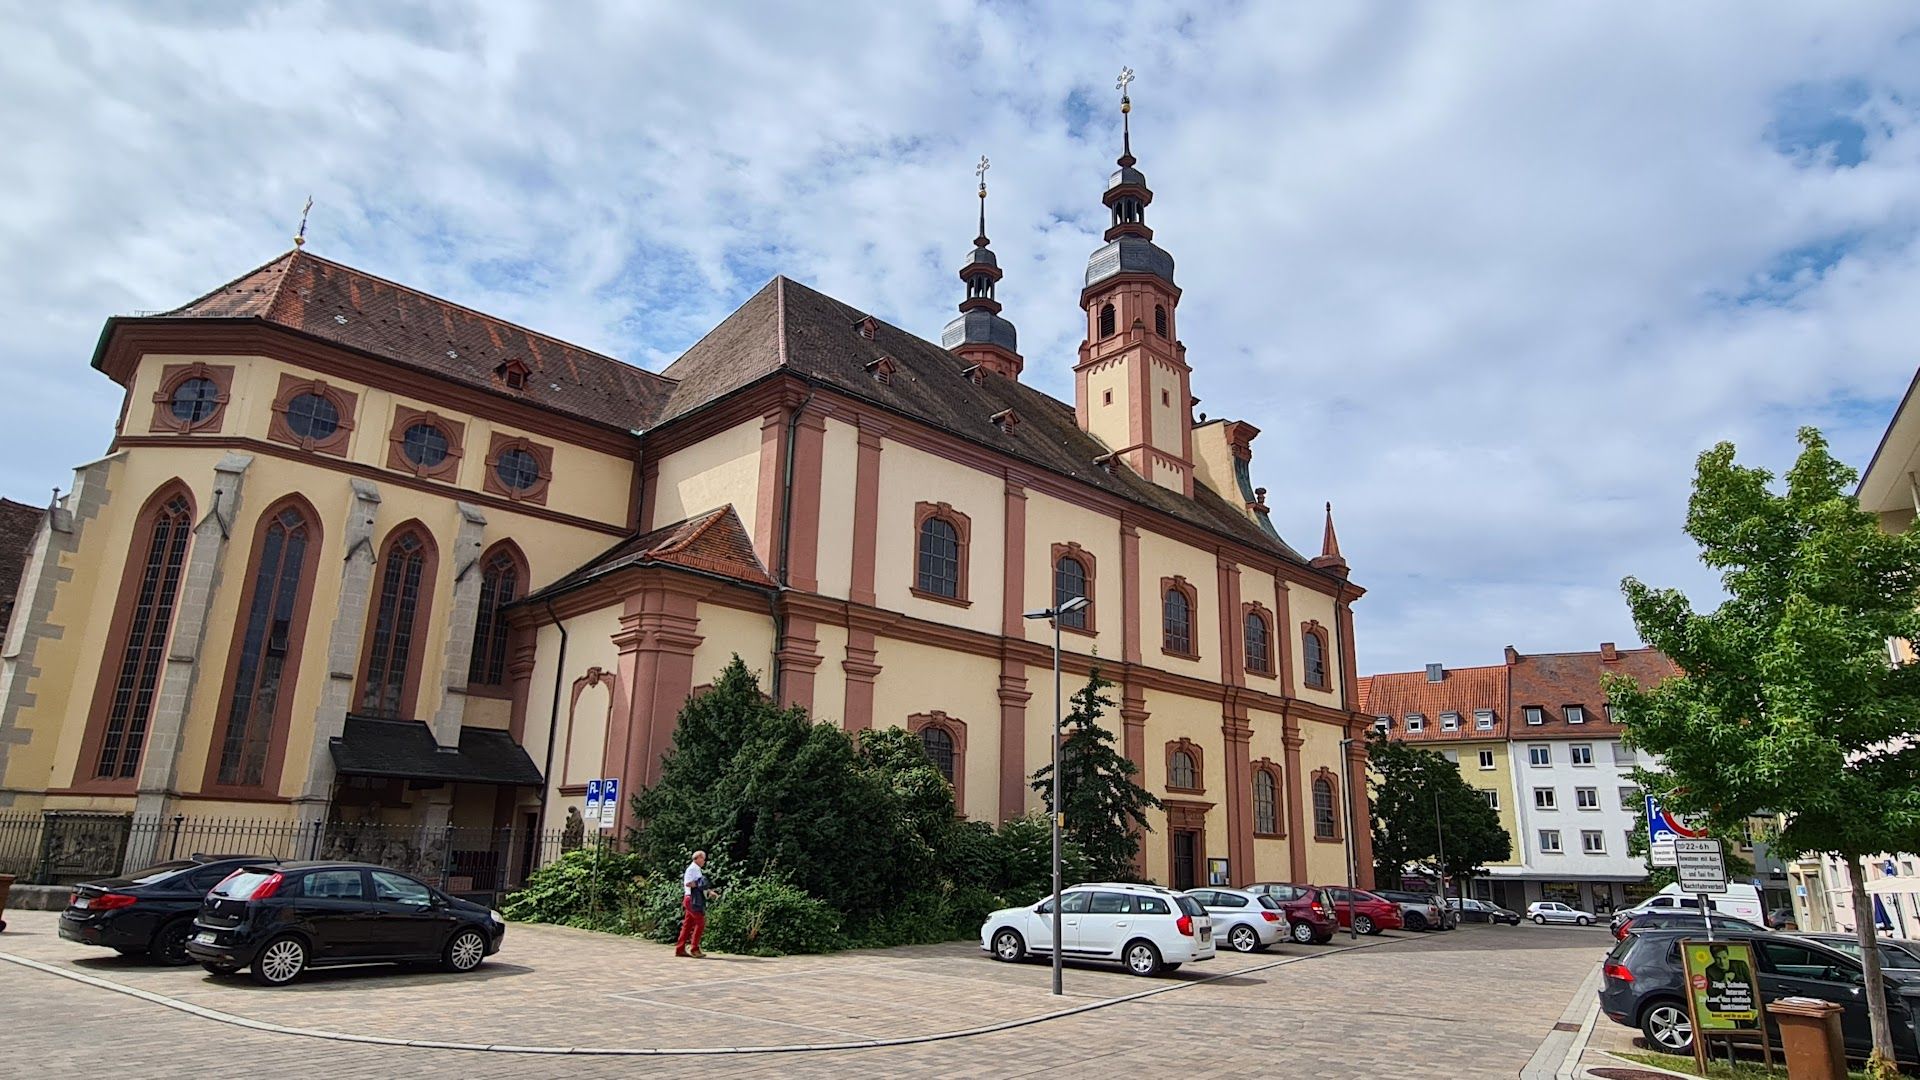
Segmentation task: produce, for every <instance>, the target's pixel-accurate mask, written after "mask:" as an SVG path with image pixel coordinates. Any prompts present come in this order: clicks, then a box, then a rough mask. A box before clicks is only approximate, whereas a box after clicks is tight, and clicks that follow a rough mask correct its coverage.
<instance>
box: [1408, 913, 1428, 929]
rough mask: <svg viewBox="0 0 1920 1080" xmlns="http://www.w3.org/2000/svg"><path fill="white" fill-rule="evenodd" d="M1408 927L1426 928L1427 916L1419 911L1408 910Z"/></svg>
mask: <svg viewBox="0 0 1920 1080" xmlns="http://www.w3.org/2000/svg"><path fill="white" fill-rule="evenodd" d="M1406 927H1407V929H1409V930H1425V929H1426V928H1427V917H1426V916H1425V915H1422V914H1420V913H1419V912H1417V911H1409V912H1407V918H1406Z"/></svg>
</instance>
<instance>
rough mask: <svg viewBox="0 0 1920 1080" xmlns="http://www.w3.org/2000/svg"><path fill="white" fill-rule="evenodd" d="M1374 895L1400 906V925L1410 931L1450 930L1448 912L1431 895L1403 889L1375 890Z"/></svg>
mask: <svg viewBox="0 0 1920 1080" xmlns="http://www.w3.org/2000/svg"><path fill="white" fill-rule="evenodd" d="M1374 895H1376V896H1379V897H1381V898H1383V899H1387V900H1391V901H1393V902H1394V903H1396V904H1398V905H1400V925H1402V926H1404V927H1406V928H1407V929H1409V930H1446V929H1449V926H1448V920H1447V910H1446V909H1445V908H1443V907H1441V906H1440V901H1439V900H1437V899H1435V898H1434V897H1433V896H1431V895H1430V894H1427V893H1417V892H1407V891H1405V890H1403V889H1375V890H1374Z"/></svg>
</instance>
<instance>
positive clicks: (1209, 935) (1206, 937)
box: [1200, 929, 1213, 941]
mask: <svg viewBox="0 0 1920 1080" xmlns="http://www.w3.org/2000/svg"><path fill="white" fill-rule="evenodd" d="M1200 940H1201V941H1212V940H1213V931H1212V930H1211V929H1206V930H1202V931H1200Z"/></svg>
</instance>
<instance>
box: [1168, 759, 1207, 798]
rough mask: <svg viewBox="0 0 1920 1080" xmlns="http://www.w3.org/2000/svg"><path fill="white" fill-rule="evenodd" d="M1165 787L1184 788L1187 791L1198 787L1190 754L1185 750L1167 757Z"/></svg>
mask: <svg viewBox="0 0 1920 1080" xmlns="http://www.w3.org/2000/svg"><path fill="white" fill-rule="evenodd" d="M1167 786H1168V787H1170V788H1186V789H1187V790H1189V791H1191V790H1193V789H1194V788H1197V787H1199V786H1200V783H1199V780H1198V778H1197V777H1196V776H1195V774H1194V768H1193V755H1192V754H1190V753H1188V752H1187V751H1185V750H1175V751H1174V752H1173V753H1171V754H1169V755H1167Z"/></svg>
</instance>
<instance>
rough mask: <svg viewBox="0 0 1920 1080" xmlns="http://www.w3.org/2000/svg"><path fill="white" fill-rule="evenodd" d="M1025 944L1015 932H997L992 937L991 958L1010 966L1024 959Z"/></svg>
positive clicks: (1025, 952) (1017, 932) (1025, 953)
mask: <svg viewBox="0 0 1920 1080" xmlns="http://www.w3.org/2000/svg"><path fill="white" fill-rule="evenodd" d="M1026 955H1027V943H1026V942H1025V941H1024V940H1022V939H1021V937H1020V933H1019V931H1017V930H998V931H995V932H994V935H993V958H994V959H995V960H1001V961H1005V962H1006V963H1009V964H1012V963H1017V962H1019V961H1020V960H1023V959H1025V958H1026Z"/></svg>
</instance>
